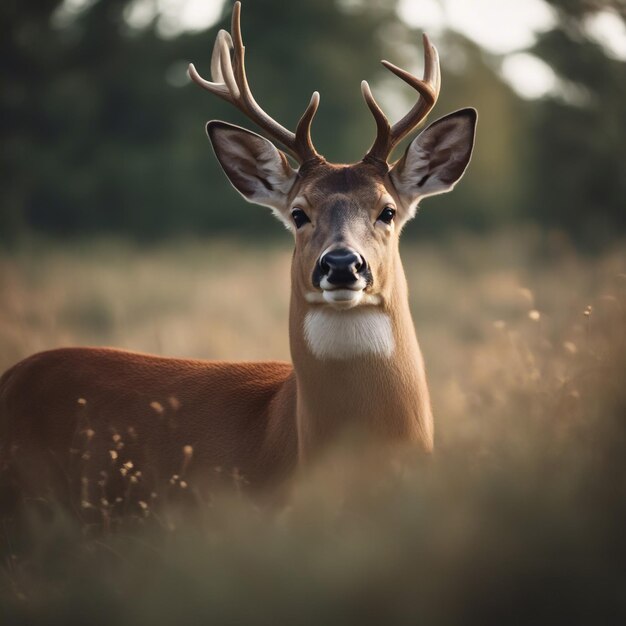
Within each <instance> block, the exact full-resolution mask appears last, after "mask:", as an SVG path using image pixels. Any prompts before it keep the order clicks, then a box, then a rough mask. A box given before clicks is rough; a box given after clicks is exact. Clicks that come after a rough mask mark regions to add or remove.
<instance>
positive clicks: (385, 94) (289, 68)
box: [0, 0, 626, 243]
mask: <svg viewBox="0 0 626 626" xmlns="http://www.w3.org/2000/svg"><path fill="white" fill-rule="evenodd" d="M135 1H136V0H135ZM549 2H550V4H551V5H553V7H554V8H555V9H556V10H557V11H558V13H559V16H560V18H561V19H560V20H559V21H558V24H557V26H556V27H555V28H553V29H552V30H551V31H549V32H547V33H545V34H544V35H542V36H541V37H540V39H539V40H538V42H537V44H536V45H535V47H534V49H533V51H532V52H533V53H534V54H536V55H537V56H539V57H540V58H542V59H543V60H545V61H546V62H547V63H549V64H550V65H551V66H552V67H553V68H554V69H555V71H556V72H557V73H558V74H559V75H560V76H562V77H563V78H564V79H566V80H567V81H570V82H571V83H572V84H575V85H577V86H578V88H579V90H582V92H583V93H584V94H585V95H586V96H587V97H586V98H585V99H584V102H582V103H571V102H567V101H566V100H564V99H560V98H552V97H550V98H544V99H542V100H538V101H524V100H521V99H519V98H518V97H517V96H516V95H515V94H514V92H513V91H512V90H511V89H510V88H509V87H508V85H506V84H505V83H504V82H503V81H502V80H501V78H500V77H499V74H498V69H499V62H500V60H499V59H498V58H496V57H494V56H490V55H488V54H486V53H485V52H484V51H482V50H481V49H480V48H478V47H477V46H476V45H475V44H473V43H471V42H469V41H468V40H466V39H464V38H463V37H462V36H460V35H459V34H456V33H452V32H449V33H447V34H446V35H445V36H442V37H441V39H438V40H437V45H438V47H439V49H440V53H441V59H442V71H443V81H444V82H443V90H442V96H441V98H440V101H439V104H438V105H437V108H436V111H435V112H434V113H433V115H432V116H431V119H435V118H436V117H437V116H439V115H443V114H444V113H447V112H449V111H451V110H453V109H455V108H460V107H463V106H475V107H477V108H478V110H479V113H480V122H479V131H478V141H477V146H476V152H475V158H474V161H473V163H472V166H471V169H470V174H469V175H468V176H467V178H466V179H465V180H464V181H463V183H462V185H461V188H460V189H459V191H458V192H457V193H455V194H450V195H448V196H442V197H438V198H433V199H431V200H429V201H428V203H425V208H424V212H423V215H422V217H421V219H420V220H419V223H417V224H414V225H411V227H410V228H409V229H408V230H407V232H408V236H417V235H419V234H423V233H425V234H428V235H429V236H432V235H433V234H436V233H437V232H441V231H442V230H444V229H445V230H450V229H452V228H456V227H465V228H467V227H469V228H474V229H479V230H480V229H488V228H494V227H497V226H500V225H503V224H507V223H511V222H517V221H520V220H521V221H526V220H529V219H534V220H536V221H538V222H540V223H541V224H543V225H546V226H548V227H550V228H557V229H559V230H562V231H564V232H566V233H569V234H571V235H573V236H575V237H578V238H579V239H580V240H582V241H593V242H597V241H604V240H606V238H607V237H609V236H612V235H615V234H616V233H623V232H624V230H625V228H626V221H625V217H624V198H625V197H626V193H625V192H626V175H625V172H624V163H625V162H626V142H625V141H624V139H625V138H626V133H625V132H624V131H625V124H626V122H625V115H624V111H625V105H626V80H624V79H625V78H626V76H625V74H624V65H625V64H624V63H623V62H622V61H619V60H616V59H612V58H610V57H608V56H607V55H606V54H605V53H604V51H603V50H602V48H601V47H600V46H599V45H598V44H597V43H594V42H592V41H591V40H590V39H589V38H587V37H586V36H585V32H584V29H583V23H584V20H585V18H586V17H587V16H588V15H589V14H592V13H594V12H597V11H599V10H602V9H606V8H611V9H613V10H615V11H617V12H618V14H619V15H620V16H621V17H622V19H624V6H623V3H622V2H620V1H619V0H618V1H617V2H610V1H601V0H549ZM132 4H133V0H91V1H87V2H85V3H84V6H83V7H82V9H81V10H80V11H77V12H76V15H74V16H73V17H72V19H65V20H59V19H58V16H59V11H60V10H61V8H62V5H63V1H62V0H38V1H37V2H20V1H19V0H4V1H3V2H2V3H1V4H0V68H1V70H0V71H1V80H2V88H1V90H0V139H1V144H0V145H1V153H0V190H1V191H0V193H1V201H0V239H1V240H3V241H4V242H5V243H6V242H12V241H19V239H20V238H21V237H22V236H23V235H25V234H29V233H32V232H40V233H45V234H49V235H53V236H70V235H84V234H92V233H94V234H95V233H98V234H99V233H121V234H127V235H131V236H133V237H135V238H138V239H146V240H150V239H154V238H159V237H163V236H170V235H175V234H180V233H195V234H207V233H223V232H237V233H243V234H245V233H248V234H253V233H254V234H258V233H263V234H265V233H267V235H268V236H270V234H271V233H276V232H280V230H279V228H276V226H275V224H273V223H272V221H271V220H270V219H269V218H268V217H267V215H266V214H265V212H264V211H263V210H262V209H259V208H258V207H251V206H247V205H245V203H244V202H243V201H242V200H241V198H240V197H239V196H238V194H236V193H235V192H234V191H233V190H232V189H231V188H230V186H229V184H228V182H227V181H226V179H225V177H224V175H223V174H222V173H221V171H220V169H219V166H218V165H217V162H216V160H215V158H214V157H213V155H212V153H211V149H210V145H209V143H208V140H207V139H206V137H205V134H204V123H205V121H206V120H208V119H214V118H217V119H224V120H227V121H231V122H234V123H240V124H242V125H244V126H246V127H248V128H252V127H251V125H250V123H249V122H247V120H245V118H243V117H242V116H241V115H239V114H238V112H236V111H235V110H233V109H232V107H229V106H228V105H226V104H224V103H223V102H221V101H218V99H217V98H215V97H213V96H210V95H209V94H207V93H206V92H203V91H202V90H200V89H198V88H197V87H196V86H195V85H192V84H190V83H189V82H188V80H187V79H186V73H185V72H186V66H187V64H188V62H189V61H194V62H195V63H196V66H197V67H198V69H199V70H200V72H201V73H203V74H205V75H208V73H209V63H210V56H211V50H212V45H213V40H214V37H215V34H216V33H217V30H218V28H229V26H228V22H229V17H230V10H231V6H230V3H229V2H227V3H226V5H225V6H224V9H223V17H222V19H221V20H220V22H219V23H218V24H217V25H216V26H215V27H213V28H211V29H210V30H209V31H206V32H202V33H193V34H192V33H184V34H181V35H180V36H177V37H173V38H163V37H161V36H159V34H158V29H157V26H156V19H155V20H153V21H152V22H151V23H149V24H148V25H147V26H145V27H143V28H133V27H131V26H130V25H129V23H128V20H127V19H126V16H127V15H128V10H129V8H130V7H131V5H132ZM396 4H397V0H351V1H348V0H299V1H298V2H289V3H287V2H284V0H247V1H246V2H244V8H243V13H242V21H243V31H244V41H245V43H246V46H247V52H248V54H247V58H246V60H247V67H248V74H249V77H250V82H251V85H252V88H253V91H254V93H255V96H256V97H257V99H258V100H259V102H261V103H262V106H263V107H264V108H265V109H266V110H267V111H268V112H270V114H271V115H273V116H274V117H276V118H277V119H279V120H280V121H281V122H282V123H283V124H285V125H287V126H289V127H292V128H293V127H294V126H295V123H296V121H297V119H298V117H299V115H300V114H301V112H302V111H303V110H304V108H305V106H306V104H307V102H308V99H309V97H310V94H311V92H312V91H313V90H315V89H318V90H320V91H321V95H322V103H321V107H320V110H319V113H318V116H317V118H316V121H315V123H314V128H313V132H314V139H315V142H316V145H317V147H318V149H319V150H320V151H321V152H322V153H323V154H325V156H326V157H327V158H328V159H329V160H332V161H348V162H350V161H355V160H357V159H358V158H360V156H361V155H363V154H364V153H365V151H366V150H367V148H368V147H369V144H370V142H371V141H372V140H373V138H374V124H373V120H372V118H371V115H370V114H369V112H368V110H367V108H366V107H365V105H364V103H363V102H362V100H361V95H360V89H359V82H360V80H361V79H363V78H366V79H368V80H370V82H371V83H372V84H373V86H374V89H375V93H376V94H377V95H378V96H379V97H380V99H381V101H383V102H385V103H386V104H385V107H386V109H387V110H388V111H389V112H390V115H392V116H393V115H397V114H401V113H403V112H404V109H403V107H407V106H410V101H411V99H412V98H413V94H412V93H410V90H408V89H406V88H404V87H402V86H400V85H399V84H398V83H399V81H398V79H396V78H394V77H391V75H389V74H387V73H386V71H385V70H384V69H382V67H381V66H380V64H379V62H378V61H379V59H381V58H385V57H387V58H391V59H393V60H394V61H396V62H397V63H399V64H401V65H404V66H405V67H407V68H409V69H412V70H415V71H420V72H421V69H420V68H421V59H422V51H421V41H420V37H419V36H418V33H417V32H415V31H412V30H411V29H410V28H409V27H408V26H406V25H405V24H403V23H402V22H401V21H400V20H399V19H398V17H397V14H396ZM399 103H402V106H399ZM255 130H256V129H255ZM398 154H399V153H398Z"/></svg>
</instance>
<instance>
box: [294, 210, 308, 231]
mask: <svg viewBox="0 0 626 626" xmlns="http://www.w3.org/2000/svg"><path fill="white" fill-rule="evenodd" d="M291 217H292V219H293V223H294V224H295V225H296V228H300V227H301V226H304V225H305V224H308V223H309V222H310V221H311V220H310V219H309V216H308V215H307V214H306V213H305V212H304V211H303V210H302V209H293V211H291Z"/></svg>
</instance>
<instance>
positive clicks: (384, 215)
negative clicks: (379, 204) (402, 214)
mask: <svg viewBox="0 0 626 626" xmlns="http://www.w3.org/2000/svg"><path fill="white" fill-rule="evenodd" d="M395 216H396V210H395V209H394V208H393V207H390V206H386V207H385V208H384V209H383V210H382V211H381V212H380V215H379V216H378V221H380V222H383V224H391V222H393V218H394V217H395Z"/></svg>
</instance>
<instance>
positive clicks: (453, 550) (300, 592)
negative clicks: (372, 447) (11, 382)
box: [0, 232, 626, 625]
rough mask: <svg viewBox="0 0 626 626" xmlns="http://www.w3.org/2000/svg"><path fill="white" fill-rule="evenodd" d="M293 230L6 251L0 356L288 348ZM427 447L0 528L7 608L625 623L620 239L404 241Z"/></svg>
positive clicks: (94, 615)
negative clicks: (276, 502) (428, 394)
mask: <svg viewBox="0 0 626 626" xmlns="http://www.w3.org/2000/svg"><path fill="white" fill-rule="evenodd" d="M285 241H286V243H285V245H284V246H270V245H268V246H262V245H258V244H257V245H251V244H242V243H240V242H239V243H235V242H226V241H221V242H215V241H185V242H182V241H181V242H176V243H170V244H166V245H162V246H159V247H155V248H138V247H133V246H131V245H129V244H126V243H124V242H116V241H110V240H102V241H96V242H89V243H84V244H79V243H75V244H73V245H71V246H65V247H61V246H58V245H48V244H46V245H44V244H33V245H32V246H30V247H29V246H24V247H22V248H21V249H20V251H19V252H13V253H11V254H8V253H4V254H1V253H0V302H1V306H0V370H3V369H5V368H6V367H8V366H9V365H11V364H12V363H13V362H15V361H16V360H18V359H20V358H22V357H24V356H26V355H28V354H30V353H32V352H35V351H37V350H42V349H46V348H51V347H55V346H60V345H78V344H82V345H85V344H86V345H111V346H118V347H124V348H128V349H134V350H140V351H146V352H155V353H160V354H166V355H171V356H192V357H201V358H226V359H265V358H284V359H288V356H289V347H288V340H287V307H288V295H289V260H290V255H291V251H290V248H289V246H288V242H287V238H286V237H285ZM403 258H404V264H405V269H406V273H407V276H408V279H409V285H410V293H411V305H412V310H413V316H414V321H415V325H416V328H417V331H418V337H419V338H420V341H421V344H422V348H423V351H424V354H425V358H426V362H427V371H428V375H429V382H430V386H431V390H432V395H433V405H434V411H435V420H436V451H435V453H434V454H433V456H432V457H431V458H428V459H424V458H421V457H419V456H416V455H415V454H413V453H412V451H408V452H407V451H404V452H403V454H400V453H399V454H398V457H397V458H394V459H388V458H386V459H379V458H376V457H369V456H368V457H367V458H362V457H359V455H358V454H354V452H353V451H352V450H350V449H349V448H347V449H341V450H336V451H334V453H329V455H328V458H327V459H326V461H325V462H323V463H322V464H321V465H320V466H319V467H317V468H316V469H315V470H312V471H310V472H308V473H307V474H306V475H303V476H300V477H299V478H298V479H297V480H296V482H295V486H294V488H293V495H292V497H291V498H290V500H289V502H288V503H287V504H285V505H283V506H279V507H264V506H261V505H260V504H259V503H255V502H250V501H248V500H247V499H245V497H241V496H239V495H238V494H237V492H236V490H235V491H234V492H233V493H232V494H219V495H218V494H216V497H215V501H214V502H211V503H210V504H208V505H206V506H205V510H204V511H202V519H200V520H197V519H196V520H194V521H193V522H189V521H184V520H183V519H182V518H180V516H179V515H178V512H177V511H176V510H174V509H172V510H171V511H168V510H167V509H165V510H164V509H161V510H159V511H158V512H157V511H156V510H155V511H154V512H153V511H150V510H148V511H138V512H137V514H136V515H135V516H133V518H132V519H130V520H129V521H127V522H125V523H124V524H122V525H121V526H120V527H119V528H118V529H117V530H115V531H108V532H107V531H105V532H100V533H96V534H94V533H93V532H87V531H86V529H85V528H84V527H82V526H81V525H80V524H79V523H78V522H76V521H75V520H70V519H67V517H66V516H65V515H64V514H63V512H62V511H53V514H52V515H51V516H50V517H49V518H46V519H45V520H41V519H39V518H33V520H32V522H31V524H30V526H29V528H28V529H25V530H24V529H23V532H21V533H18V534H16V533H14V532H13V530H12V529H11V527H10V525H8V524H7V523H6V521H4V522H3V525H2V526H0V532H1V533H2V534H1V535H0V558H2V563H1V564H0V623H2V624H3V625H4V624H13V623H15V624H17V623H20V624H21V623H23V624H34V623H37V624H40V623H41V624H48V623H49V624H85V623H89V624H92V625H94V624H112V623H116V624H154V625H159V624H174V623H176V624H195V623H198V624H200V623H202V624H209V623H215V624H243V623H253V624H316V625H322V624H345V623H357V622H359V623H371V624H425V625H431V624H433V625H435V624H473V623H476V624H487V623H496V624H530V623H532V624H555V623H567V624H612V623H616V624H617V623H624V621H623V619H624V617H625V616H626V549H625V547H624V546H625V545H626V544H625V542H624V539H623V536H624V527H625V523H626V471H625V470H626V388H625V385H624V380H625V379H624V372H625V368H624V366H625V365H626V351H625V347H626V324H625V322H626V251H625V249H624V246H617V245H616V246H615V247H614V248H613V249H610V250H606V251H604V253H602V254H600V255H596V256H593V257H588V256H585V255H583V254H581V253H579V252H576V251H575V250H574V249H573V248H571V247H570V246H569V245H568V244H567V242H566V241H565V240H563V239H562V238H560V237H558V236H556V235H550V236H540V235H538V234H537V233H533V232H523V233H522V232H519V233H509V234H503V235H494V236H491V237H489V238H472V237H470V236H458V237H451V238H450V239H449V240H447V241H445V242H438V243H420V244H416V243H415V244H414V243H411V244H408V243H407V244H406V245H405V246H404V251H403Z"/></svg>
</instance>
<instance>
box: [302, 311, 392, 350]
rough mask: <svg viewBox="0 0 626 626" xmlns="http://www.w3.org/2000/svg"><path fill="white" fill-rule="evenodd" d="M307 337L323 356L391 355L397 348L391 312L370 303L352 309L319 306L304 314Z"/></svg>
mask: <svg viewBox="0 0 626 626" xmlns="http://www.w3.org/2000/svg"><path fill="white" fill-rule="evenodd" d="M304 338H305V340H306V343H307V345H308V346H309V349H310V350H311V352H312V353H313V354H314V355H315V356H316V357H317V358H318V359H322V360H323V359H349V358H351V357H355V356H361V355H365V354H373V355H376V356H380V357H387V358H388V357H390V356H391V355H392V354H393V351H394V349H395V341H394V338H393V331H392V329H391V320H390V319H389V316H388V315H387V314H385V313H382V312H381V311H378V310H376V309H372V308H370V307H364V308H358V309H352V310H349V311H336V310H333V309H330V308H326V307H324V308H315V309H313V310H312V311H309V312H308V313H307V314H306V317H305V318H304Z"/></svg>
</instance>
